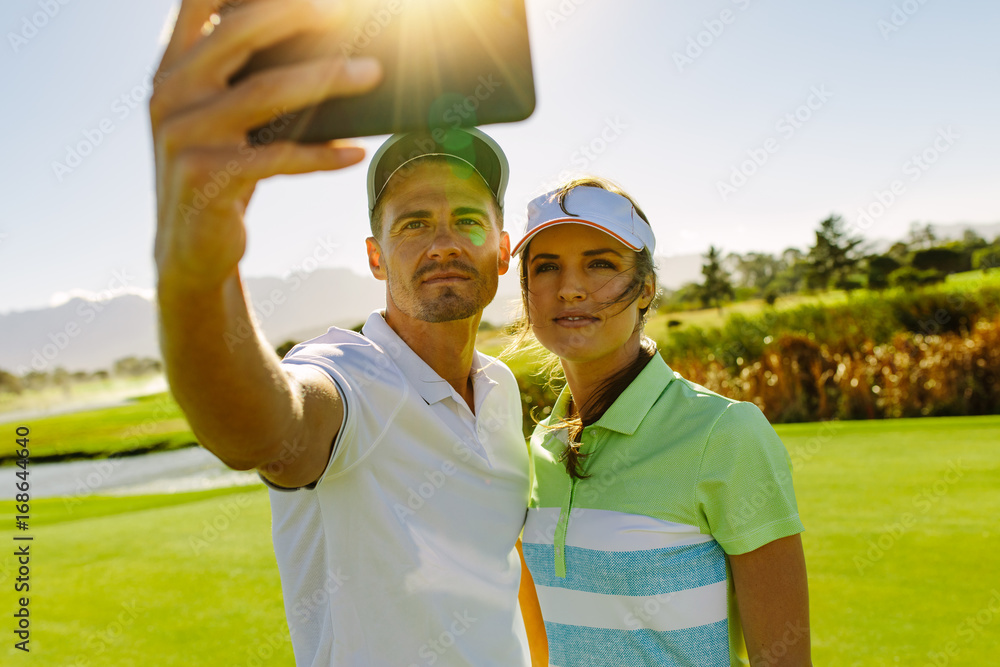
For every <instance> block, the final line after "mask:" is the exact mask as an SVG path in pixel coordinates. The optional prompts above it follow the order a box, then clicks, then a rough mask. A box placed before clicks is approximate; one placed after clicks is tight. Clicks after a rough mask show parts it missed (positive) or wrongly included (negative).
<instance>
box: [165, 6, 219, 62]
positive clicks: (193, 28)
mask: <svg viewBox="0 0 1000 667" xmlns="http://www.w3.org/2000/svg"><path fill="white" fill-rule="evenodd" d="M224 2H225V0H184V1H183V2H182V3H181V6H180V9H179V10H178V11H177V16H176V17H175V20H174V28H173V32H172V33H171V35H170V41H169V42H168V43H167V48H166V50H165V51H164V52H163V58H162V59H161V60H160V71H161V72H167V71H169V70H170V68H171V67H173V66H174V64H175V63H176V61H177V60H178V59H179V58H180V57H181V56H183V54H185V53H187V52H188V50H190V49H191V47H192V46H193V45H194V44H195V43H197V42H198V41H199V40H200V39H202V38H203V37H204V35H203V34H202V28H203V27H204V25H205V23H206V22H207V21H208V20H209V19H210V18H211V17H212V14H214V13H215V12H216V11H217V10H218V9H219V7H220V6H221V5H222V4H223V3H224Z"/></svg>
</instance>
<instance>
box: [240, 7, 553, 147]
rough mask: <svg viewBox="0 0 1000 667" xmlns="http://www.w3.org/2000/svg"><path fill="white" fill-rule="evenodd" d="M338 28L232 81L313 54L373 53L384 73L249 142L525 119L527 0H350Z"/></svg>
mask: <svg viewBox="0 0 1000 667" xmlns="http://www.w3.org/2000/svg"><path fill="white" fill-rule="evenodd" d="M349 6H350V10H349V18H348V20H346V21H344V22H343V24H342V27H341V28H339V29H337V31H336V32H334V33H329V32H324V33H317V34H315V35H308V36H297V37H295V38H292V39H289V40H286V41H284V42H281V43H279V44H277V45H275V46H273V47H270V48H268V49H267V50H264V51H261V52H258V53H256V54H254V55H253V56H252V57H251V59H250V60H249V61H248V63H247V64H246V66H245V67H243V68H242V69H241V70H240V71H239V72H238V73H237V74H236V75H234V76H233V77H232V79H231V80H230V82H231V83H234V82H236V81H239V80H241V79H243V78H245V77H247V76H250V75H251V74H253V73H254V72H258V71H261V70H263V69H266V68H270V67H278V66H281V65H287V64H291V63H295V62H300V61H302V60H307V59H310V58H315V57H319V56H330V55H342V56H346V57H354V56H373V57H375V58H378V59H379V60H380V61H381V63H382V67H383V71H384V77H383V79H382V82H381V83H380V84H379V85H378V87H377V88H375V89H374V90H373V91H371V92H369V93H366V94H364V95H359V96H356V97H344V98H334V99H331V100H327V101H325V102H322V103H320V104H317V105H314V106H311V107H307V108H305V109H298V110H288V112H287V113H285V114H283V115H282V117H281V119H280V122H271V123H269V124H268V125H266V126H263V127H260V128H256V129H255V130H253V131H252V132H251V133H250V139H251V141H253V142H255V143H267V142H269V141H273V140H274V139H285V140H295V141H300V142H305V143H310V142H320V141H328V140H330V139H339V138H346V137H365V136H374V135H381V134H392V133H395V132H408V131H419V130H425V131H433V130H434V129H436V128H457V127H472V126H476V125H486V124H491V123H508V122H514V121H519V120H524V119H525V118H527V117H528V116H530V115H531V113H532V112H533V111H534V109H535V86H534V77H533V75H532V70H531V52H530V49H529V45H528V25H527V18H526V16H525V7H524V0H353V1H352V2H350V4H349Z"/></svg>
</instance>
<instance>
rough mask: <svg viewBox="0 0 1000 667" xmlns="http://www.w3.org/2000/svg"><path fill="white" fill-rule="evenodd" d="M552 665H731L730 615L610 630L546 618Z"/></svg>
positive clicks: (618, 666)
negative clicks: (685, 624) (676, 625)
mask: <svg viewBox="0 0 1000 667" xmlns="http://www.w3.org/2000/svg"><path fill="white" fill-rule="evenodd" d="M545 632H546V634H547V635H548V638H549V664H551V665H555V666H556V667H587V666H591V665H593V667H637V666H641V665H650V666H653V665H656V666H657V667H659V666H661V665H683V666H684V667H729V664H730V663H729V626H728V621H726V620H725V619H723V620H721V621H717V622H715V623H709V624H707V625H699V626H695V627H693V628H685V629H684V630H670V631H669V632H657V631H655V630H648V629H641V630H607V629H603V628H587V627H580V626H576V625H562V624H561V623H546V624H545Z"/></svg>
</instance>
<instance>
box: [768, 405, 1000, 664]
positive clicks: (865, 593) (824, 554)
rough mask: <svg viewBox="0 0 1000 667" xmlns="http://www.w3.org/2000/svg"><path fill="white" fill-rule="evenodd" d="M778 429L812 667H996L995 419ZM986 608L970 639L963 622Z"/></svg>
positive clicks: (999, 422)
mask: <svg viewBox="0 0 1000 667" xmlns="http://www.w3.org/2000/svg"><path fill="white" fill-rule="evenodd" d="M776 429H777V431H778V433H779V434H780V435H781V437H782V439H783V440H784V442H785V444H786V446H787V447H788V449H789V452H790V454H791V456H792V459H793V462H794V464H795V469H794V475H795V487H796V492H797V496H798V501H799V509H800V512H801V515H802V520H803V523H804V524H805V526H806V532H805V533H804V534H803V543H804V545H805V549H806V558H807V565H808V568H809V581H810V598H811V608H812V625H813V629H814V652H813V654H814V660H815V664H817V665H827V664H828V665H865V666H866V667H867V666H869V665H875V666H880V665H919V666H922V665H925V664H931V663H930V658H929V657H928V652H931V651H934V652H937V653H943V652H944V651H945V650H946V647H947V646H948V644H949V643H953V644H954V646H953V647H952V648H954V649H955V650H956V651H957V653H956V654H955V655H953V657H951V658H950V659H949V660H950V662H949V663H948V664H949V665H986V664H994V663H995V660H996V657H995V654H994V653H995V646H994V640H995V638H996V637H997V636H998V635H997V633H998V632H1000V613H996V614H994V613H993V612H990V611H989V610H988V607H989V605H990V603H991V601H990V599H991V596H992V595H993V592H995V591H1000V578H998V577H997V572H1000V527H998V525H997V520H996V517H997V516H1000V456H998V454H1000V417H996V416H990V417H951V418H940V419H929V418H928V419H905V420H891V421H881V422H836V423H830V424H827V425H822V424H790V425H779V426H777V427H776ZM953 466H957V471H958V472H950V473H949V470H953V469H954V468H953ZM959 472H960V473H961V474H960V475H959V474H958V473H959ZM998 595H1000V593H998ZM992 604H993V607H994V610H998V611H1000V600H994V601H993V602H992ZM983 609H987V612H983V613H982V614H981V617H980V618H986V616H989V617H990V618H992V619H993V620H992V626H990V627H986V628H985V631H979V629H980V628H981V627H982V626H980V625H978V624H977V623H976V621H975V620H973V624H968V623H967V619H968V618H969V617H972V618H973V619H975V617H976V614H977V613H979V612H981V610H983Z"/></svg>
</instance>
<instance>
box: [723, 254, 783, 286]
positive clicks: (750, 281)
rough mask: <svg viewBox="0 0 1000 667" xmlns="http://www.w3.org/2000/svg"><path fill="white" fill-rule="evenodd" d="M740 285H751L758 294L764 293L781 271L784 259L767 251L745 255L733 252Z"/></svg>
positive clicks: (738, 284)
mask: <svg viewBox="0 0 1000 667" xmlns="http://www.w3.org/2000/svg"><path fill="white" fill-rule="evenodd" d="M730 257H732V258H733V260H734V261H733V263H734V265H735V270H736V273H737V274H738V275H739V279H738V280H737V283H736V284H737V286H738V287H749V288H752V289H753V290H755V291H756V293H757V294H761V293H763V292H764V291H765V290H766V289H767V287H768V286H769V285H770V284H771V283H772V282H774V279H775V278H776V277H777V275H778V274H779V273H780V272H781V270H782V269H783V268H785V266H784V262H782V260H780V259H778V258H776V257H774V255H771V254H769V253H766V252H748V253H747V254H745V255H742V256H741V255H737V254H735V253H734V254H732V255H730Z"/></svg>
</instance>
